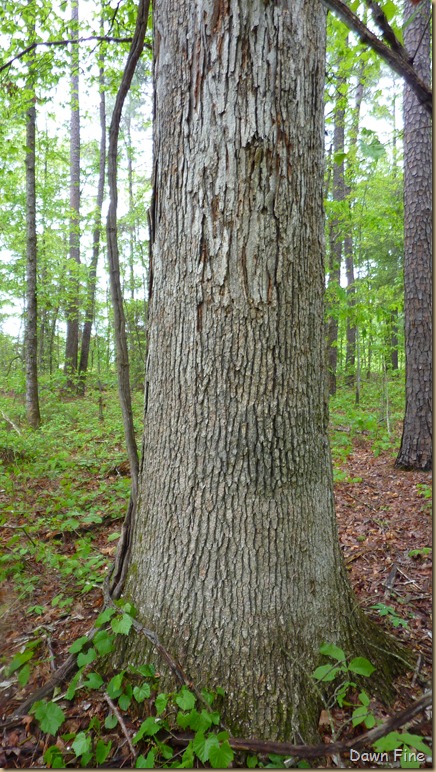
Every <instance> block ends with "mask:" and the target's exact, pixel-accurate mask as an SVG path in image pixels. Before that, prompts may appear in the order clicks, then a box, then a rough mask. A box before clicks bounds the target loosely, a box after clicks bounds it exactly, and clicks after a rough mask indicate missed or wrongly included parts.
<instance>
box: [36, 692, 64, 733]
mask: <svg viewBox="0 0 436 772" xmlns="http://www.w3.org/2000/svg"><path fill="white" fill-rule="evenodd" d="M32 710H34V712H35V718H36V719H37V721H38V723H39V726H40V728H41V730H42V731H43V732H46V733H47V734H53V735H55V734H56V732H57V731H58V729H59V727H60V726H62V724H63V723H64V721H65V713H64V711H63V710H62V708H60V707H59V705H56V703H54V702H45V700H39V701H38V702H35V703H34V704H33V707H32Z"/></svg>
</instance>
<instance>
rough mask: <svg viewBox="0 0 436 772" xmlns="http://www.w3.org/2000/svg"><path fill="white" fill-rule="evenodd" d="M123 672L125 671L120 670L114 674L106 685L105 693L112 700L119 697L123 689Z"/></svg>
mask: <svg viewBox="0 0 436 772" xmlns="http://www.w3.org/2000/svg"><path fill="white" fill-rule="evenodd" d="M124 673H125V671H124V670H122V671H121V673H117V674H116V675H114V677H113V678H111V680H110V681H109V683H108V685H107V693H108V695H109V697H110V698H111V699H112V700H115V699H116V698H117V697H119V696H120V694H121V692H122V691H123V690H122V687H121V684H122V683H123V678H124Z"/></svg>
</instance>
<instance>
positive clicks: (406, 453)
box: [396, 1, 432, 470]
mask: <svg viewBox="0 0 436 772" xmlns="http://www.w3.org/2000/svg"><path fill="white" fill-rule="evenodd" d="M430 9H431V5H430V2H426V1H425V2H421V3H420V4H419V5H418V7H417V8H414V7H413V6H412V5H411V4H410V2H405V4H404V22H405V36H404V43H405V46H406V48H407V49H408V51H409V52H410V55H411V57H412V59H413V64H414V67H415V69H416V71H417V72H418V73H419V75H420V76H421V78H422V79H423V80H424V81H425V82H426V83H429V81H430V16H431V10H430ZM403 116H404V292H405V303H404V317H405V336H406V411H405V416H404V427H403V436H402V439H401V447H400V451H399V453H398V456H397V460H396V464H397V466H399V467H402V468H405V469H425V470H427V469H430V468H431V465H432V404H431V400H432V377H431V351H432V318H431V317H432V301H431V292H432V281H431V276H432V269H431V261H432V141H431V127H430V119H429V116H428V114H427V112H426V111H425V109H424V108H423V107H422V106H421V105H420V104H419V102H418V100H417V98H416V96H415V94H414V93H413V92H412V90H411V89H410V87H409V86H408V85H405V86H404V96H403Z"/></svg>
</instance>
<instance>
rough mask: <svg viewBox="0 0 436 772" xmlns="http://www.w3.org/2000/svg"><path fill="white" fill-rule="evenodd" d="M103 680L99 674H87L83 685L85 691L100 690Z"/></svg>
mask: <svg viewBox="0 0 436 772" xmlns="http://www.w3.org/2000/svg"><path fill="white" fill-rule="evenodd" d="M102 683H103V679H102V677H101V675H100V674H99V673H88V678H87V680H86V681H85V683H84V684H83V686H86V687H87V689H100V686H101V685H102Z"/></svg>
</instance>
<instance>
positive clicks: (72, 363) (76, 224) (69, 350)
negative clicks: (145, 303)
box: [64, 0, 80, 389]
mask: <svg viewBox="0 0 436 772" xmlns="http://www.w3.org/2000/svg"><path fill="white" fill-rule="evenodd" d="M78 29H79V3H78V0H72V2H71V35H72V37H73V38H74V37H76V38H77V37H78ZM70 89H71V112H70V245H69V272H68V274H69V275H68V281H67V293H68V297H67V303H66V317H67V338H66V343H65V366H64V372H65V375H66V376H67V388H68V389H72V388H73V387H74V375H75V373H76V372H77V358H78V352H79V277H78V271H77V266H78V265H80V232H79V228H80V107H79V47H78V46H77V45H72V47H71V72H70Z"/></svg>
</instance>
